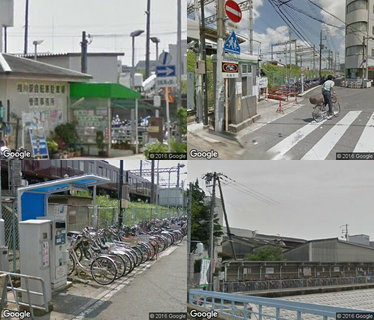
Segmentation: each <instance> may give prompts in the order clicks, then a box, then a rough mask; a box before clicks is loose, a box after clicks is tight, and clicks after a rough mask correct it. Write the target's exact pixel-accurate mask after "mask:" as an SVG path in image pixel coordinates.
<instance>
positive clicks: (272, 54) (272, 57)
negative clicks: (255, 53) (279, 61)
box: [271, 45, 274, 61]
mask: <svg viewBox="0 0 374 320" xmlns="http://www.w3.org/2000/svg"><path fill="white" fill-rule="evenodd" d="M273 47H274V46H273V45H271V60H272V61H273V59H274V53H273Z"/></svg>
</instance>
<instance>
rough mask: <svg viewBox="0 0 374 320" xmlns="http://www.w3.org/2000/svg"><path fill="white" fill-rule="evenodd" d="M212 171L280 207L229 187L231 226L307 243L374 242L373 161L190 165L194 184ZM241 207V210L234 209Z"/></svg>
mask: <svg viewBox="0 0 374 320" xmlns="http://www.w3.org/2000/svg"><path fill="white" fill-rule="evenodd" d="M208 171H216V172H221V173H224V174H226V175H227V176H228V177H230V178H232V179H234V180H236V181H237V182H240V183H242V184H245V185H246V186H249V187H251V188H252V189H255V190H256V191H258V192H261V193H262V194H265V195H266V196H268V197H270V198H272V199H274V200H275V201H277V202H279V203H278V204H272V205H268V204H265V203H263V202H261V201H259V200H257V199H255V198H253V197H251V196H249V195H248V194H245V193H242V192H239V191H237V190H235V189H233V188H232V187H229V186H228V185H227V186H224V187H223V193H224V198H225V202H227V213H228V219H229V224H230V226H232V227H237V228H243V229H249V230H258V232H259V233H265V234H273V235H277V234H280V235H281V236H289V237H298V238H304V239H318V238H328V237H340V236H341V235H342V232H341V229H340V226H341V225H344V224H349V233H350V234H351V235H354V234H362V233H363V234H367V235H370V237H371V240H372V241H374V229H373V226H374V213H373V196H374V192H373V191H374V163H373V162H371V161H367V162H365V161H346V162H344V161H280V162H272V161H190V162H189V164H188V180H189V181H192V182H194V181H195V180H196V178H199V180H200V182H201V183H200V186H202V180H201V177H202V175H203V174H205V173H206V172H208ZM233 205H235V206H233Z"/></svg>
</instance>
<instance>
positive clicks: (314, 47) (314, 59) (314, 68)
mask: <svg viewBox="0 0 374 320" xmlns="http://www.w3.org/2000/svg"><path fill="white" fill-rule="evenodd" d="M314 70H316V46H315V45H314V46H313V71H314Z"/></svg>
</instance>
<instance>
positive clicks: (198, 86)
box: [194, 0, 203, 123]
mask: <svg viewBox="0 0 374 320" xmlns="http://www.w3.org/2000/svg"><path fill="white" fill-rule="evenodd" d="M194 1H195V3H194V8H195V21H196V22H197V25H198V26H200V17H199V5H198V3H199V1H198V0H194ZM199 42H200V43H199V45H198V47H199V50H198V52H196V53H195V57H196V64H197V65H198V64H199V61H200V50H201V41H199ZM202 94H203V93H202V76H201V74H200V73H197V74H196V111H197V112H196V115H197V119H196V120H197V122H198V123H200V122H201V121H202V120H203V104H202V102H203V95H202Z"/></svg>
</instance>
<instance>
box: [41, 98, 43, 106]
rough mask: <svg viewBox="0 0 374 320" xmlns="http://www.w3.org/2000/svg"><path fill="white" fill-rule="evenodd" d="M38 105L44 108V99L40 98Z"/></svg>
mask: <svg viewBox="0 0 374 320" xmlns="http://www.w3.org/2000/svg"><path fill="white" fill-rule="evenodd" d="M40 105H41V106H44V98H40Z"/></svg>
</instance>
